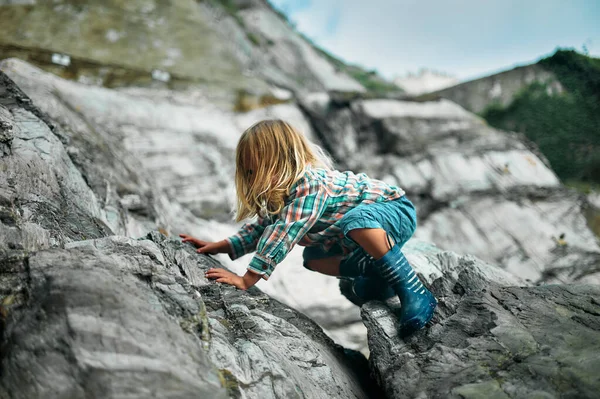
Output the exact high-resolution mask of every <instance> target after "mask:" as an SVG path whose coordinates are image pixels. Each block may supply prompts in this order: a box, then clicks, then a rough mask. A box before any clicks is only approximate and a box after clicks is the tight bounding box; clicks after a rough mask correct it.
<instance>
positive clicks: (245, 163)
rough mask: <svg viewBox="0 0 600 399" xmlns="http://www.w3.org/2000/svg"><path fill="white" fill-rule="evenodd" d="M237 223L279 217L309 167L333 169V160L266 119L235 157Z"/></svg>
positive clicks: (250, 133) (243, 141)
mask: <svg viewBox="0 0 600 399" xmlns="http://www.w3.org/2000/svg"><path fill="white" fill-rule="evenodd" d="M235 158H236V159H235V161H236V162H235V164H236V169H235V188H236V193H237V212H236V221H238V222H239V221H241V220H243V219H246V218H251V217H253V216H256V215H259V216H266V215H267V214H277V213H279V212H281V210H282V209H283V207H284V206H285V199H286V197H287V196H288V195H289V189H290V188H291V186H292V185H293V184H294V183H295V182H296V181H297V180H298V179H300V177H301V176H302V174H303V173H304V171H305V169H306V167H307V166H308V165H312V166H316V167H321V168H325V169H331V160H330V159H329V158H328V157H327V156H326V155H325V154H324V152H323V151H322V150H321V149H320V148H319V147H318V146H316V145H314V144H312V143H310V141H309V140H307V139H306V137H304V135H303V134H302V133H300V132H299V131H297V130H296V129H294V128H293V127H292V126H291V125H290V124H288V123H287V122H284V121H282V120H264V121H261V122H258V123H256V124H254V125H253V126H251V127H250V128H248V129H247V130H246V131H245V132H244V133H243V134H242V137H240V141H239V142H238V145H237V149H236V154H235Z"/></svg>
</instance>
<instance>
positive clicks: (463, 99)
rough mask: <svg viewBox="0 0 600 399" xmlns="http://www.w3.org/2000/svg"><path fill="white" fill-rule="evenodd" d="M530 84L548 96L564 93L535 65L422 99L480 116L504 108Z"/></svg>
mask: <svg viewBox="0 0 600 399" xmlns="http://www.w3.org/2000/svg"><path fill="white" fill-rule="evenodd" d="M532 83H541V84H546V85H548V90H549V93H548V94H553V93H562V92H563V91H564V88H563V86H562V85H561V84H560V82H559V81H558V79H557V78H556V76H555V75H554V74H553V73H552V72H549V71H547V70H546V69H544V68H543V67H541V66H540V65H538V64H532V65H525V66H520V67H517V68H514V69H511V70H508V71H504V72H500V73H496V74H494V75H490V76H486V77H484V78H480V79H474V80H471V81H469V82H464V83H460V84H457V85H454V86H452V87H447V88H444V89H442V90H437V91H434V92H431V93H429V94H427V95H424V96H423V97H441V98H446V99H448V100H451V101H453V102H455V103H457V104H460V105H461V106H462V107H465V108H466V109H468V110H469V111H471V112H475V113H477V114H479V113H481V112H483V111H484V110H485V109H486V108H487V107H489V106H490V105H500V106H503V107H506V106H508V105H510V103H512V101H513V99H514V98H515V96H516V95H517V94H518V93H519V92H520V91H521V90H523V89H524V88H525V87H527V86H529V85H530V84H532Z"/></svg>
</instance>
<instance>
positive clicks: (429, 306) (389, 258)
mask: <svg viewBox="0 0 600 399" xmlns="http://www.w3.org/2000/svg"><path fill="white" fill-rule="evenodd" d="M374 265H375V267H376V269H377V270H378V271H379V273H380V275H381V277H382V278H384V279H385V280H386V281H387V283H388V284H389V285H390V287H392V289H393V290H394V291H395V292H396V294H397V295H398V297H399V298H400V302H401V308H400V319H399V321H400V337H402V338H403V337H407V336H409V335H411V334H412V333H414V332H415V331H418V330H420V329H421V328H423V327H425V324H427V323H428V322H429V320H431V318H432V317H433V312H434V311H435V307H436V306H437V301H436V299H435V297H434V296H433V294H432V293H431V292H430V291H429V290H428V289H427V288H426V287H425V286H424V285H423V284H422V283H421V280H419V277H417V275H416V273H415V271H414V270H413V269H412V267H411V266H410V264H409V263H408V260H407V259H406V257H405V256H404V254H403V253H402V252H401V251H400V248H399V247H398V246H397V245H396V246H394V247H393V248H392V249H390V250H389V251H388V252H387V253H386V254H385V255H384V256H383V258H381V259H379V260H376V261H375V262H374Z"/></svg>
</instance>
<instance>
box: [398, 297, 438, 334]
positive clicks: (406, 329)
mask: <svg viewBox="0 0 600 399" xmlns="http://www.w3.org/2000/svg"><path fill="white" fill-rule="evenodd" d="M436 307H437V301H436V302H433V304H431V305H429V306H428V307H427V310H426V313H425V317H422V315H418V316H415V317H413V318H412V319H410V320H408V321H407V322H405V323H403V324H402V326H400V330H399V335H400V338H406V337H408V336H410V335H412V334H414V333H415V332H417V331H419V330H420V329H422V328H423V327H425V325H427V323H429V321H430V320H431V319H432V318H433V314H434V313H435V308H436Z"/></svg>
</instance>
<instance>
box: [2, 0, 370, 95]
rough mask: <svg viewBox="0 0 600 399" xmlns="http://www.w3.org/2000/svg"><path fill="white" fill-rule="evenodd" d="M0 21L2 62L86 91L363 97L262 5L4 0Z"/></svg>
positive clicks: (360, 89)
mask: <svg viewBox="0 0 600 399" xmlns="http://www.w3.org/2000/svg"><path fill="white" fill-rule="evenodd" d="M0 20H2V21H3V22H4V26H5V31H4V32H3V33H2V34H0V58H8V57H19V58H22V59H26V60H31V61H33V62H36V63H37V64H38V65H40V66H43V67H44V68H46V69H47V70H50V71H52V72H54V73H56V74H58V75H61V76H63V77H66V78H70V79H74V80H78V81H80V82H85V83H88V84H96V85H103V86H107V87H123V86H129V85H143V86H154V87H165V86H166V87H170V88H185V87H191V86H193V87H202V88H203V89H204V90H206V91H208V92H212V93H214V95H215V96H217V97H220V99H221V100H222V99H223V98H225V97H226V96H222V94H223V92H227V93H229V95H231V93H233V92H235V91H237V90H252V91H259V92H261V93H268V92H269V83H274V84H276V85H279V86H281V87H284V88H289V89H291V90H293V91H305V90H307V89H308V90H338V91H345V92H347V91H350V92H363V91H365V89H364V87H363V86H362V85H361V84H360V83H358V82H357V81H356V80H355V79H353V78H352V77H350V76H348V74H346V73H345V72H343V71H340V70H338V66H337V65H336V64H335V62H332V61H331V60H330V59H329V58H328V57H327V56H326V55H325V54H323V53H322V51H318V50H317V49H315V48H314V46H313V44H312V43H309V42H308V41H307V40H306V39H305V38H304V37H302V36H301V35H299V34H298V33H297V32H296V31H295V30H294V28H293V27H292V26H290V24H289V23H287V22H286V21H285V20H284V19H283V18H282V16H281V15H279V14H278V13H277V12H275V11H274V9H273V8H272V7H271V6H270V4H269V3H267V2H266V1H262V0H256V1H247V0H243V1H235V2H233V1H227V2H208V1H193V0H182V1H179V2H175V3H163V2H160V1H155V0H151V1H129V2H127V3H122V2H120V1H109V2H107V3H103V4H96V3H94V2H83V3H82V2H79V1H69V0H67V1H61V2H59V3H52V4H47V3H44V2H35V1H34V2H33V4H10V2H9V4H1V3H0ZM67 26H68V29H66V28H65V27H67ZM53 57H54V59H60V60H61V62H54V63H52V62H51V60H52V59H53ZM63 59H64V60H67V59H68V62H62V60H63ZM199 66H201V67H199ZM165 77H168V78H165Z"/></svg>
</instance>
